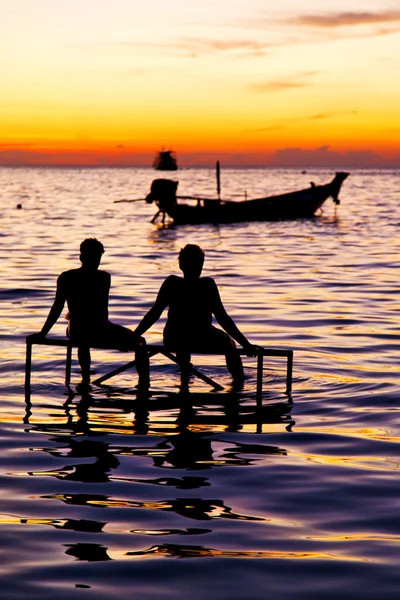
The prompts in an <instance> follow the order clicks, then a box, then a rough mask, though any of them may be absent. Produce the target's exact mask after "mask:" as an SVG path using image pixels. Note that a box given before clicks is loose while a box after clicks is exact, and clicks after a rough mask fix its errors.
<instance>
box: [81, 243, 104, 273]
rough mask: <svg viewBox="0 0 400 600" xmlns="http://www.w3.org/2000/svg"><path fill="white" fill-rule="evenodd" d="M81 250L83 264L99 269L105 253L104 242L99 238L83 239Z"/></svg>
mask: <svg viewBox="0 0 400 600" xmlns="http://www.w3.org/2000/svg"><path fill="white" fill-rule="evenodd" d="M80 251H81V255H80V259H81V263H82V265H83V266H84V267H88V268H90V269H97V268H98V266H99V264H100V261H101V257H102V255H103V254H104V246H103V244H102V243H101V242H99V240H96V238H87V239H86V240H83V242H82V244H81V246H80Z"/></svg>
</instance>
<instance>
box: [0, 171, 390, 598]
mask: <svg viewBox="0 0 400 600" xmlns="http://www.w3.org/2000/svg"><path fill="white" fill-rule="evenodd" d="M334 171H335V169H327V168H326V169H325V168H324V169H322V168H321V169H315V168H305V169H300V168H298V169H262V168H257V169H244V168H243V169H232V168H224V166H223V165H222V169H221V197H222V198H229V199H233V200H241V199H242V200H243V199H245V198H246V197H247V198H252V197H259V196H265V195H270V194H275V193H281V192H285V191H293V190H296V189H301V188H303V187H308V186H309V185H310V182H311V181H313V182H314V183H316V184H321V183H327V182H329V181H330V180H331V179H332V178H333V176H334ZM349 173H350V175H349V178H348V179H347V180H346V181H345V182H344V184H343V186H342V191H341V194H340V198H341V203H340V205H338V206H335V204H334V203H333V202H332V200H328V201H327V202H326V203H325V204H324V207H323V212H322V213H321V214H319V215H318V216H316V217H314V218H310V219H299V220H293V221H276V222H264V223H262V222H253V223H251V222H249V223H238V224H228V225H221V226H217V225H196V226H193V225H187V226H179V227H178V226H176V227H175V226H173V225H171V224H166V225H164V226H162V224H161V223H159V222H158V223H157V222H156V223H152V222H151V220H152V217H153V216H154V214H155V213H156V211H157V209H156V207H155V206H154V205H152V204H147V203H146V202H144V201H143V198H144V197H145V196H146V194H147V193H148V191H149V189H150V185H151V182H152V180H153V179H155V178H157V177H159V176H160V175H161V176H163V177H167V178H171V179H174V180H178V181H179V186H178V194H181V195H204V196H208V197H210V198H212V197H214V198H215V197H216V193H217V191H216V174H215V169H214V168H209V169H208V168H202V169H200V168H188V169H185V168H182V169H179V170H178V171H177V172H174V173H164V174H163V173H161V174H160V173H157V172H155V171H154V170H153V169H151V168H22V167H21V168H0V218H1V230H0V269H1V282H0V299H1V313H0V314H1V319H0V350H1V361H0V372H1V375H0V394H1V396H0V397H1V404H0V597H1V599H2V600H26V599H27V598H29V600H54V599H57V600H92V599H93V600H94V599H96V600H114V599H115V600H128V599H129V600H130V599H132V598H140V600H166V599H168V600H169V599H176V598H190V600H203V599H207V600H269V599H271V600H275V599H279V600H321V599H323V600H329V599H331V600H336V599H341V600H345V599H347V598H349V599H350V598H351V599H358V598H360V599H361V598H362V599H363V600H376V599H382V600H389V599H390V600H398V599H399V598H400V570H399V561H400V517H399V515H400V437H399V436H400V366H399V356H400V332H399V320H400V279H399V275H400V235H399V234H400V202H399V198H400V194H399V190H400V170H390V169H386V170H372V169H365V170H363V169H350V170H349ZM122 200H124V202H121V201H122ZM126 200H134V201H132V202H127V201H126ZM87 237H96V238H97V239H99V240H100V241H101V242H102V243H103V244H104V247H105V253H104V256H103V260H102V267H101V268H103V269H105V270H107V271H109V272H110V273H111V276H112V282H111V293H110V319H111V320H112V321H113V322H115V323H119V324H121V325H124V326H126V327H130V328H134V327H136V325H137V324H138V323H139V321H140V320H141V318H142V317H143V316H144V315H145V314H146V312H147V310H148V309H149V308H150V307H151V306H152V304H153V302H154V301H155V298H156V296H157V292H158V289H159V287H160V285H161V283H162V282H163V281H164V279H165V278H166V277H167V276H168V275H170V274H179V267H178V253H179V250H180V249H181V248H182V247H183V246H184V245H185V244H187V243H192V244H198V245H200V246H201V247H202V248H203V250H204V251H205V257H206V258H205V265H204V270H203V274H204V275H205V276H210V277H213V278H214V279H215V281H216V283H217V285H218V287H219V290H220V294H221V298H222V301H223V303H224V305H225V308H226V310H227V312H228V314H229V315H230V316H231V317H232V318H233V319H234V321H235V322H236V324H237V325H238V327H239V328H240V330H241V331H242V332H243V333H244V334H245V335H246V337H247V338H248V339H249V340H250V341H251V342H252V343H255V344H259V345H262V346H265V347H267V348H268V347H271V348H283V349H290V350H293V352H294V363H293V365H294V366H293V389H292V393H291V394H290V395H288V394H287V393H286V386H285V376H286V363H285V359H284V358H282V357H266V358H265V361H264V372H263V394H262V406H261V407H260V406H259V407H257V403H256V379H257V377H256V375H257V370H256V363H255V359H253V358H251V357H250V358H247V357H245V358H244V359H243V361H244V367H245V372H246V381H245V385H244V387H243V389H242V390H238V389H235V388H234V387H232V385H231V379H230V376H229V374H228V372H227V370H226V366H225V363H224V359H223V357H220V356H197V357H196V356H193V363H194V364H195V366H197V367H198V368H199V369H201V370H202V371H203V372H204V373H205V374H206V375H208V376H209V377H211V378H212V379H214V380H215V381H217V382H219V383H220V385H221V386H222V387H223V389H222V391H221V390H220V391H216V390H215V389H213V388H211V387H210V386H209V385H208V384H207V383H205V382H203V381H202V380H200V379H197V378H193V379H192V380H191V382H190V386H189V391H187V390H185V389H182V388H181V385H180V377H179V372H178V370H177V367H176V366H175V365H174V364H173V363H171V362H170V361H168V360H167V359H166V358H164V357H162V356H161V357H160V356H155V357H154V358H153V359H152V361H151V389H150V395H149V397H148V398H146V397H142V396H141V395H140V394H139V396H138V393H137V388H136V385H137V373H136V371H135V369H134V368H131V369H128V370H125V371H123V372H121V373H120V374H119V375H116V376H115V377H113V378H111V379H109V380H107V381H106V382H104V384H102V385H92V387H91V389H89V390H86V391H85V390H83V391H79V390H80V387H79V385H78V384H79V381H80V372H79V366H78V362H77V359H76V356H75V354H74V355H73V363H72V377H71V384H70V386H66V384H65V348H62V347H50V346H34V347H33V358H32V375H31V387H30V391H29V390H28V391H27V392H25V389H24V380H25V350H26V344H25V338H26V336H27V335H29V334H31V333H34V332H37V331H39V330H40V328H41V327H42V325H43V323H44V320H45V318H46V317H47V314H48V311H49V309H50V307H51V305H52V302H53V299H54V294H55V289H56V281H57V277H58V275H59V274H60V273H61V272H62V271H64V270H67V269H71V268H76V267H78V266H79V265H80V263H79V245H80V243H81V241H82V240H84V239H85V238H87ZM65 313H66V309H65V310H64V311H63V313H62V315H61V317H60V319H59V321H58V322H57V324H56V325H55V326H54V327H53V329H52V331H51V333H50V335H54V336H64V335H65V327H66V319H65ZM165 320H166V314H165V313H164V314H163V315H162V317H161V319H160V320H159V322H157V323H156V324H155V325H154V326H153V327H152V328H151V329H150V330H149V331H148V332H147V333H146V339H147V341H148V342H149V343H157V342H161V340H162V330H163V327H164V324H165ZM132 359H133V357H132V356H131V355H130V354H129V353H121V352H118V351H113V350H111V351H109V350H108V351H106V350H93V353H92V362H93V364H92V366H93V371H94V374H93V378H96V377H100V376H101V375H103V374H105V373H107V372H109V371H111V370H112V369H114V368H117V367H119V366H121V365H124V364H125V363H128V362H130V361H131V360H132Z"/></svg>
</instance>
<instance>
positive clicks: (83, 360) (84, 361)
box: [78, 346, 91, 384]
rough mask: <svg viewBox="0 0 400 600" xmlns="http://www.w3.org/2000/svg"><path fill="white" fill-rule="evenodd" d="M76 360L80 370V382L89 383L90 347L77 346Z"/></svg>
mask: <svg viewBox="0 0 400 600" xmlns="http://www.w3.org/2000/svg"><path fill="white" fill-rule="evenodd" d="M78 360H79V364H80V367H81V371H82V383H83V384H89V383H90V361H91V357H90V348H89V346H78Z"/></svg>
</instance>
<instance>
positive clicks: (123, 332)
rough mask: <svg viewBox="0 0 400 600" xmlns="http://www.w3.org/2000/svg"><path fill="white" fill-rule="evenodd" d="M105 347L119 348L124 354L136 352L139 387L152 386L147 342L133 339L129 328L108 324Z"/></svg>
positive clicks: (141, 339)
mask: <svg viewBox="0 0 400 600" xmlns="http://www.w3.org/2000/svg"><path fill="white" fill-rule="evenodd" d="M104 342H105V345H106V346H108V347H110V348H117V349H118V350H121V351H123V352H126V351H130V350H134V351H135V361H136V371H137V374H138V376H139V387H140V388H148V387H149V386H150V362H149V355H148V352H147V346H146V340H145V339H144V338H143V337H141V338H139V341H138V340H137V338H135V339H134V338H133V332H132V331H131V330H130V329H128V327H123V326H122V325H117V324H116V323H112V322H111V321H109V322H108V327H107V339H106V340H104Z"/></svg>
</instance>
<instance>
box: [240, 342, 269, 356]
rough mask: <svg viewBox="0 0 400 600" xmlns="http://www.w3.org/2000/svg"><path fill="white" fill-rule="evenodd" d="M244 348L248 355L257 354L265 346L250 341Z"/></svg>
mask: <svg viewBox="0 0 400 600" xmlns="http://www.w3.org/2000/svg"><path fill="white" fill-rule="evenodd" d="M243 350H244V351H245V352H246V354H247V356H257V355H258V354H259V353H260V352H261V350H264V348H263V347H262V346H257V344H250V343H248V344H245V345H244V346H243Z"/></svg>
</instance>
